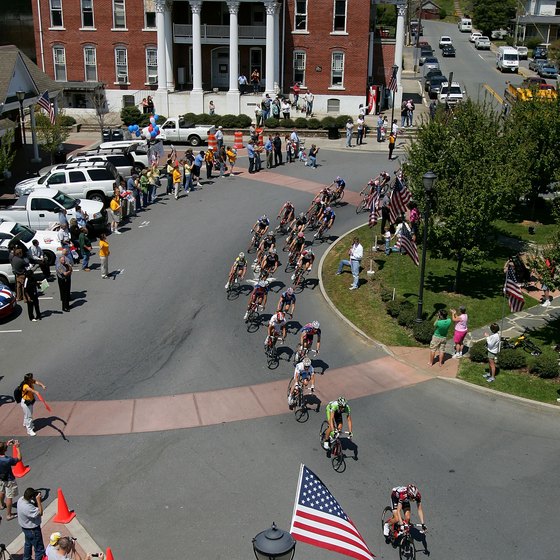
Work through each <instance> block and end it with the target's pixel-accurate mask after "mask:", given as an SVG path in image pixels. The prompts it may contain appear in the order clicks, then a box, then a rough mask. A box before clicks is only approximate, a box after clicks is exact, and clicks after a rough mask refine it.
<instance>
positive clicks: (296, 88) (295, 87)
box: [292, 82, 301, 111]
mask: <svg viewBox="0 0 560 560" xmlns="http://www.w3.org/2000/svg"><path fill="white" fill-rule="evenodd" d="M292 90H293V92H294V104H293V106H294V107H295V109H296V111H297V107H298V101H299V94H300V92H301V88H300V87H299V82H296V83H295V84H294V85H293V86H292Z"/></svg>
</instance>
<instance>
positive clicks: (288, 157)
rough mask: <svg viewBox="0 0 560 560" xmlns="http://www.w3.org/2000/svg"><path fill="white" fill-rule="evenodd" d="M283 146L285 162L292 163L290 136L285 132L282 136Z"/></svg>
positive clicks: (292, 150) (292, 153)
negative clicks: (284, 148)
mask: <svg viewBox="0 0 560 560" xmlns="http://www.w3.org/2000/svg"><path fill="white" fill-rule="evenodd" d="M284 146H285V147H286V163H294V157H295V153H294V147H293V145H292V141H291V140H290V137H289V136H288V135H287V134H286V136H285V137H284Z"/></svg>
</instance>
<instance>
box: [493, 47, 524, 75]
mask: <svg viewBox="0 0 560 560" xmlns="http://www.w3.org/2000/svg"><path fill="white" fill-rule="evenodd" d="M496 68H497V69H498V70H499V71H500V72H515V73H516V74H517V73H518V72H519V53H518V52H517V49H514V48H513V47H500V48H499V49H498V52H497V53H496Z"/></svg>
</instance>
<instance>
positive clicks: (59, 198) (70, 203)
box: [53, 191, 78, 210]
mask: <svg viewBox="0 0 560 560" xmlns="http://www.w3.org/2000/svg"><path fill="white" fill-rule="evenodd" d="M53 200H54V201H55V202H58V203H59V204H61V205H62V206H64V208H66V210H70V208H74V206H76V203H77V202H78V201H77V200H76V199H75V198H72V197H70V196H66V195H65V194H64V193H61V192H60V191H58V192H57V193H56V194H55V195H54V196H53Z"/></svg>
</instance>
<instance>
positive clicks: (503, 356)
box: [498, 348, 527, 369]
mask: <svg viewBox="0 0 560 560" xmlns="http://www.w3.org/2000/svg"><path fill="white" fill-rule="evenodd" d="M498 365H499V366H500V369H521V368H524V367H525V366H526V365H527V357H526V355H525V354H524V353H523V351H522V350H520V349H514V348H505V349H504V350H502V351H501V352H500V353H499V355H498Z"/></svg>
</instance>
